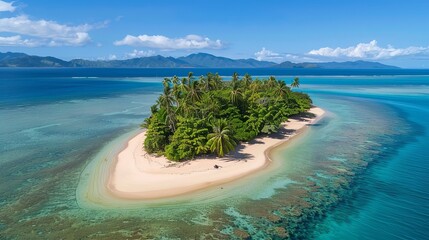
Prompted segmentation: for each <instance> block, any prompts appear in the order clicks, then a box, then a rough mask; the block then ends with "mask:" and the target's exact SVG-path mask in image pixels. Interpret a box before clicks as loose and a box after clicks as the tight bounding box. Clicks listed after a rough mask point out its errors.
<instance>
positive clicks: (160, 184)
mask: <svg viewBox="0 0 429 240" xmlns="http://www.w3.org/2000/svg"><path fill="white" fill-rule="evenodd" d="M309 112H310V113H313V114H315V115H316V116H317V117H316V118H301V119H299V118H293V119H292V118H291V119H289V121H287V122H286V123H284V124H283V125H282V128H281V131H280V132H279V133H277V134H275V135H273V136H270V137H259V138H257V139H255V140H253V141H251V142H250V143H245V144H240V145H239V146H238V147H237V150H236V151H235V152H233V153H231V154H229V155H228V156H226V157H223V158H215V157H205V158H203V157H199V158H197V159H195V160H191V161H186V162H181V163H175V162H171V161H169V160H167V159H166V158H165V157H155V156H152V155H149V154H147V153H146V152H145V151H144V149H143V147H142V144H143V142H144V139H145V132H141V133H139V134H138V135H137V136H135V137H134V138H132V139H131V140H129V142H128V145H127V146H126V147H125V149H124V150H122V151H121V152H120V153H119V154H118V156H117V161H115V162H114V163H113V164H114V165H113V166H112V168H111V173H110V176H109V180H108V183H107V188H108V190H109V191H110V193H111V194H113V195H114V196H116V197H118V198H125V199H158V198H166V197H172V196H177V195H181V194H185V193H189V192H193V191H197V190H201V189H204V188H207V187H211V186H216V185H219V184H223V183H226V182H229V181H232V180H235V179H239V178H241V177H243V176H245V175H248V174H251V173H252V172H255V171H257V170H259V169H263V168H264V167H266V166H267V165H268V164H269V163H270V162H271V160H270V159H269V157H268V156H267V152H268V150H269V149H270V148H272V147H274V146H277V145H279V144H281V143H283V142H285V141H287V140H289V139H290V138H291V137H293V136H295V135H297V134H299V133H300V132H301V131H302V130H303V129H305V128H306V127H307V125H310V124H312V123H314V122H316V121H317V120H318V119H320V117H321V116H322V115H323V114H324V111H323V109H321V108H317V107H316V108H312V109H310V111H309ZM214 165H218V166H221V168H219V169H215V168H214Z"/></svg>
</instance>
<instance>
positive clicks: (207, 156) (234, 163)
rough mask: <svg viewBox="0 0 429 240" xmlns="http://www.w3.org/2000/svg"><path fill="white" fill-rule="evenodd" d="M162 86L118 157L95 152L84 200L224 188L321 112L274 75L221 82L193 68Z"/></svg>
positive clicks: (264, 161) (262, 162)
mask: <svg viewBox="0 0 429 240" xmlns="http://www.w3.org/2000/svg"><path fill="white" fill-rule="evenodd" d="M163 86H164V87H163V92H162V94H161V95H160V96H159V98H158V101H157V102H156V104H155V105H153V106H152V107H151V115H150V116H149V117H148V118H147V119H145V121H144V123H143V124H142V127H143V130H141V131H139V132H138V133H136V135H134V136H133V137H131V138H130V139H129V140H128V142H127V144H126V145H125V146H124V148H123V149H122V150H120V151H118V152H117V153H116V154H114V156H113V157H107V158H106V157H105V156H104V155H103V156H102V157H99V158H97V159H100V161H97V162H96V163H94V168H93V169H95V170H91V172H93V174H87V176H88V179H87V180H85V181H86V182H87V183H86V184H85V186H89V188H88V189H87V190H84V191H83V196H85V198H86V199H92V201H96V202H100V201H105V202H106V203H109V204H111V203H112V202H118V200H121V199H126V200H127V201H128V200H130V199H136V200H150V199H160V198H169V197H173V196H178V195H182V194H185V193H191V192H196V191H197V190H205V189H215V190H216V189H217V187H219V189H223V188H224V187H226V186H229V185H226V183H229V182H231V181H233V180H238V179H245V178H244V177H245V176H248V175H250V174H251V173H254V172H256V171H259V170H261V169H265V168H267V167H268V166H269V165H270V162H271V149H272V148H274V147H277V146H278V145H282V146H283V144H286V143H287V142H289V141H288V140H290V139H292V137H294V136H297V135H298V134H299V133H301V132H302V131H303V130H304V129H305V128H306V127H307V126H309V125H311V124H312V123H314V122H316V121H317V120H318V119H320V117H321V116H322V115H323V114H324V111H323V110H322V109H320V108H317V107H314V106H312V100H311V98H310V97H309V96H308V95H307V94H305V93H300V92H296V91H292V89H293V88H297V87H299V79H298V78H295V79H294V80H293V81H292V82H291V83H290V85H289V86H288V85H287V84H286V83H285V82H284V81H281V80H277V79H276V78H275V77H268V78H267V79H252V77H251V76H250V75H248V74H246V75H245V76H243V77H242V78H240V77H239V76H238V75H237V74H234V75H233V76H232V78H231V80H230V81H223V80H222V78H221V77H220V76H219V75H218V74H211V73H209V74H207V75H206V76H201V77H199V78H198V79H196V78H195V77H194V76H193V75H192V73H190V74H189V75H188V76H187V77H184V78H179V77H172V78H165V79H164V81H163ZM142 145H143V146H142ZM103 169H106V170H107V172H106V170H103ZM85 175H86V174H85ZM100 185H103V186H100ZM100 189H105V190H103V191H101V190H100Z"/></svg>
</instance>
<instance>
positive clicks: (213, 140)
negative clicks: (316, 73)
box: [142, 73, 312, 161]
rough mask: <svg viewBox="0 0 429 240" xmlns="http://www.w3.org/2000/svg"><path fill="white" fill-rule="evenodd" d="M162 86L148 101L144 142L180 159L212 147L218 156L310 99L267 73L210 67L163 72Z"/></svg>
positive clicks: (268, 128)
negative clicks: (227, 74) (258, 75)
mask: <svg viewBox="0 0 429 240" xmlns="http://www.w3.org/2000/svg"><path fill="white" fill-rule="evenodd" d="M163 86H164V89H163V92H162V94H161V95H160V96H159V98H158V101H157V102H156V104H155V105H154V106H152V107H151V115H150V116H149V117H148V118H147V119H145V122H144V123H143V124H142V127H145V128H147V132H146V139H145V141H144V148H145V150H146V151H147V152H148V153H156V154H159V155H165V156H166V157H167V158H168V159H170V160H174V161H181V160H184V159H192V158H194V157H195V156H197V155H201V154H208V153H216V154H217V156H219V157H222V156H224V155H225V154H227V153H229V152H230V151H232V150H233V149H234V148H235V146H236V145H237V144H238V142H240V141H249V140H252V139H254V138H255V137H257V136H258V135H260V134H270V133H273V132H276V131H277V130H278V128H279V126H280V124H281V123H282V122H284V121H286V120H287V119H288V117H290V116H291V115H295V114H299V113H301V112H305V111H307V110H308V109H309V108H310V107H311V103H312V101H311V99H310V97H309V96H308V95H307V94H305V93H300V92H296V91H291V88H298V87H299V79H298V78H295V79H294V80H293V82H292V83H291V85H290V86H288V85H287V84H286V82H284V81H282V80H277V79H276V78H275V77H273V76H271V77H269V78H268V79H255V80H253V79H252V77H251V76H250V75H249V74H246V75H245V76H244V77H243V78H240V77H239V76H238V74H236V73H234V75H233V76H232V79H231V81H223V80H222V78H221V77H220V76H219V75H218V74H212V73H208V74H207V75H206V76H200V77H199V78H197V79H196V78H195V77H194V76H193V74H192V73H189V74H188V77H184V78H181V79H180V78H178V77H177V76H174V77H172V78H165V79H164V81H163Z"/></svg>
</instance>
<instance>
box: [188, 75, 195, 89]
mask: <svg viewBox="0 0 429 240" xmlns="http://www.w3.org/2000/svg"><path fill="white" fill-rule="evenodd" d="M193 76H194V73H193V72H189V73H188V87H190V86H191V83H192V80H193V79H194V78H193Z"/></svg>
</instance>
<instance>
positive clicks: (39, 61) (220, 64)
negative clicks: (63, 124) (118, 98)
mask: <svg viewBox="0 0 429 240" xmlns="http://www.w3.org/2000/svg"><path fill="white" fill-rule="evenodd" d="M0 67H84V68H323V69H395V68H398V67H395V66H389V65H384V64H381V63H378V62H367V61H353V62H323V63H321V62H304V63H292V62H289V61H286V62H283V63H280V64H278V63H274V62H267V61H258V60H255V59H252V58H249V59H231V58H226V57H218V56H214V55H211V54H207V53H195V54H191V55H188V56H186V57H179V58H174V57H163V56H160V55H157V56H151V57H141V58H132V59H126V60H96V61H93V60H84V59H73V60H71V61H64V60H61V59H58V58H55V57H40V56H31V55H27V54H25V53H13V52H7V53H0Z"/></svg>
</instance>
